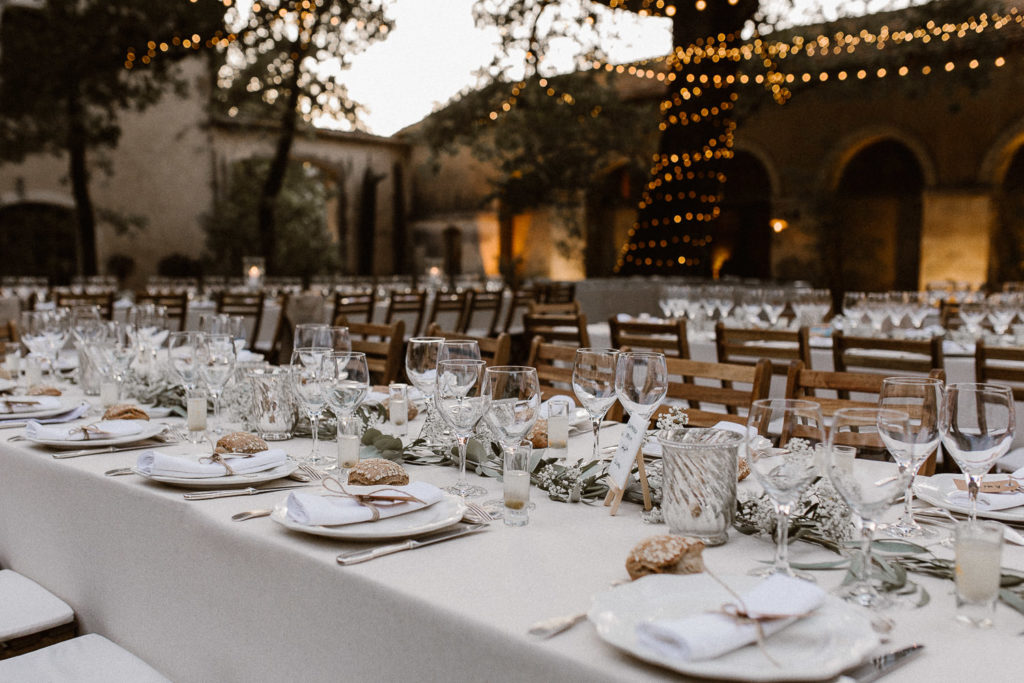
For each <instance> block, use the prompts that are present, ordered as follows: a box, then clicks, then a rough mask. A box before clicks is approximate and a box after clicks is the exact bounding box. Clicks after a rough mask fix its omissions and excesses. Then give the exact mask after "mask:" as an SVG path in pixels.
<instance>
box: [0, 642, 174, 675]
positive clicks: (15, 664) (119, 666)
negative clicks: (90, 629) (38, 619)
mask: <svg viewBox="0 0 1024 683" xmlns="http://www.w3.org/2000/svg"><path fill="white" fill-rule="evenodd" d="M0 681H32V683H111V682H113V681H119V682H120V681H125V682H126V683H127V681H131V683H169V682H168V680H167V679H166V678H164V677H163V676H161V675H160V674H159V673H157V672H156V670H155V669H153V668H152V667H150V666H149V665H148V664H146V663H145V662H144V661H142V660H141V659H139V658H138V657H136V656H135V655H133V654H132V653H130V652H128V651H127V650H125V649H124V648H122V647H120V646H118V645H116V644H114V643H112V642H110V641H109V640H107V639H106V638H104V637H103V636H101V635H97V634H95V633H90V634H89V635H85V636H79V637H78V638H72V639H71V640H65V641H62V642H60V643H57V644H56V645H51V646H50V647H44V648H43V649H41V650H35V651H33V652H29V653H27V654H23V655H20V656H18V657H11V658H10V659H4V660H0Z"/></svg>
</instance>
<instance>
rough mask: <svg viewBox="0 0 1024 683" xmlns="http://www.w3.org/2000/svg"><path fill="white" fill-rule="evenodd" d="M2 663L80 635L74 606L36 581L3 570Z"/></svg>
mask: <svg viewBox="0 0 1024 683" xmlns="http://www.w3.org/2000/svg"><path fill="white" fill-rule="evenodd" d="M0 600H2V601H3V604H4V605H5V607H6V608H7V609H9V610H11V611H9V612H6V613H2V614H0V660H3V659H7V658H9V657H16V656H18V655H22V654H25V653H26V652H32V651H34V650H38V649H39V648H41V647H46V646H48V645H52V644H54V643H58V642H61V641H63V640H67V639H69V638H74V637H75V636H76V635H77V634H78V625H77V623H76V622H75V613H74V611H73V610H72V609H71V607H70V606H69V605H68V604H67V603H66V602H64V601H63V600H61V599H60V598H58V597H57V596H56V595H54V594H53V593H51V592H50V591H48V590H46V589H45V588H43V587H42V586H40V585H39V584H37V583H36V582H35V581H33V580H32V579H30V578H28V577H27V576H24V575H22V574H19V573H17V572H15V571H13V570H11V569H0Z"/></svg>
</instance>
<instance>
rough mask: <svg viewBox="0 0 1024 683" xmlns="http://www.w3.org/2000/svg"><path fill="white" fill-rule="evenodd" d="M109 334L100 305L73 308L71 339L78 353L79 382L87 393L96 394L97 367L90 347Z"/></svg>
mask: <svg viewBox="0 0 1024 683" xmlns="http://www.w3.org/2000/svg"><path fill="white" fill-rule="evenodd" d="M106 336H107V326H106V323H105V322H104V320H103V318H102V316H100V309H99V307H98V306H76V307H75V308H73V309H72V310H71V339H72V341H73V342H74V344H75V346H76V347H78V349H79V351H80V353H79V355H78V383H79V384H80V385H81V387H82V389H83V391H85V392H86V393H87V394H95V393H96V391H97V389H96V368H95V367H94V365H93V362H92V354H91V353H90V352H89V347H90V346H92V345H93V344H96V343H97V342H99V341H102V340H103V339H105V338H106Z"/></svg>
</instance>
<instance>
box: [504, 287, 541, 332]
mask: <svg viewBox="0 0 1024 683" xmlns="http://www.w3.org/2000/svg"><path fill="white" fill-rule="evenodd" d="M535 301H537V292H536V290H534V289H531V288H523V289H516V290H514V291H513V292H512V295H511V298H510V299H509V302H508V309H507V310H506V311H505V324H504V326H503V327H502V332H508V333H509V334H512V335H515V334H520V333H521V332H522V331H523V329H522V325H523V315H524V314H525V313H526V312H527V311H528V310H529V309H530V304H532V303H534V302H535Z"/></svg>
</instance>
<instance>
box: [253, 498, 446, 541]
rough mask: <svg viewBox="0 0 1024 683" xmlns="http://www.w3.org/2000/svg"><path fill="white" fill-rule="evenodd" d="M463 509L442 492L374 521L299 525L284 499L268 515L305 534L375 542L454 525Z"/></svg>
mask: <svg viewBox="0 0 1024 683" xmlns="http://www.w3.org/2000/svg"><path fill="white" fill-rule="evenodd" d="M465 512H466V503H465V501H463V500H462V499H461V498H459V497H458V496H452V495H445V497H444V498H442V499H441V500H440V501H438V502H436V503H434V504H433V505H431V506H430V507H425V508H423V509H422V510H416V511H415V512H410V513H408V514H405V515H398V516H396V517H387V518H385V519H379V520H377V521H376V522H359V523H357V524H341V525H339V526H317V525H313V524H299V523H298V522H295V521H293V520H290V519H288V507H287V500H285V501H282V502H280V503H278V504H277V505H275V506H274V511H273V512H272V513H271V514H270V518H271V519H272V520H274V521H275V522H277V523H278V524H280V525H281V526H283V527H285V528H287V529H291V530H292V531H301V532H302V533H305V534H314V535H316V536H327V537H328V538H342V539H345V540H347V541H376V540H380V539H387V538H409V537H411V536H420V535H422V534H427V533H430V532H431V531H437V530H438V529H443V528H445V527H447V526H451V525H452V524H455V523H456V522H458V521H459V520H460V519H462V515H464V514H465Z"/></svg>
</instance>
